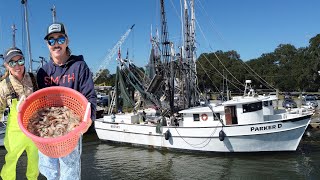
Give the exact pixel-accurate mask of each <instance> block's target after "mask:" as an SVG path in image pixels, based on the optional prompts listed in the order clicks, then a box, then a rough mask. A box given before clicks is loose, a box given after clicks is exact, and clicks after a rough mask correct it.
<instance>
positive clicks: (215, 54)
mask: <svg viewBox="0 0 320 180" xmlns="http://www.w3.org/2000/svg"><path fill="white" fill-rule="evenodd" d="M214 54H215V55H216V53H214ZM203 56H204V58H205V59H206V60H207V61H208V62H209V64H210V65H211V66H212V67H213V68H214V69H215V70H216V71H217V72H218V74H220V76H221V77H223V78H225V77H224V75H223V74H221V72H220V71H219V70H218V69H217V68H216V67H215V66H214V65H213V64H212V63H211V62H210V61H209V59H208V58H207V56H206V55H203ZM216 57H217V58H218V56H217V55H216ZM218 59H219V58H218ZM231 75H232V74H231ZM225 79H227V78H225ZM235 79H236V78H235ZM236 80H237V79H236ZM227 81H228V82H229V83H230V84H232V85H233V86H234V87H235V88H237V89H238V90H240V91H241V89H240V88H239V87H237V86H236V85H235V84H234V83H232V82H231V81H229V80H228V79H227ZM238 82H239V81H238ZM241 85H242V86H243V84H241Z"/></svg>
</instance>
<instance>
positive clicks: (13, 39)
mask: <svg viewBox="0 0 320 180" xmlns="http://www.w3.org/2000/svg"><path fill="white" fill-rule="evenodd" d="M11 29H12V47H14V48H15V47H16V30H17V29H16V25H15V24H13V25H12V26H11Z"/></svg>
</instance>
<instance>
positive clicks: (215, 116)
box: [213, 113, 220, 121]
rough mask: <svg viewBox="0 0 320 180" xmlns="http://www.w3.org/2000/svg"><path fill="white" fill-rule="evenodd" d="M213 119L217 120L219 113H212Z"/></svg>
mask: <svg viewBox="0 0 320 180" xmlns="http://www.w3.org/2000/svg"><path fill="white" fill-rule="evenodd" d="M213 120H214V121H219V120H220V113H214V114H213Z"/></svg>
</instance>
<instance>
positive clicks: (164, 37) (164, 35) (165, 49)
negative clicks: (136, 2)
mask: <svg viewBox="0 0 320 180" xmlns="http://www.w3.org/2000/svg"><path fill="white" fill-rule="evenodd" d="M160 5H161V44H162V48H161V55H162V56H161V58H162V64H163V66H162V68H163V69H162V75H163V77H165V78H166V88H165V89H166V92H167V93H168V95H169V98H168V99H169V104H170V111H171V113H172V112H173V109H174V86H172V84H173V83H172V81H173V79H174V78H173V77H174V72H172V71H171V72H170V71H168V69H170V70H172V69H173V67H172V66H173V65H172V63H173V62H171V60H172V59H171V47H170V46H171V45H170V44H171V43H170V42H169V33H168V28H167V19H166V13H165V10H164V0H160Z"/></svg>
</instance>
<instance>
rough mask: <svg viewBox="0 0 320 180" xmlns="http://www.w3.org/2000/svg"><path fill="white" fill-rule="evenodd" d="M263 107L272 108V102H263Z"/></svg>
mask: <svg viewBox="0 0 320 180" xmlns="http://www.w3.org/2000/svg"><path fill="white" fill-rule="evenodd" d="M263 106H265V107H268V106H272V101H263Z"/></svg>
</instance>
